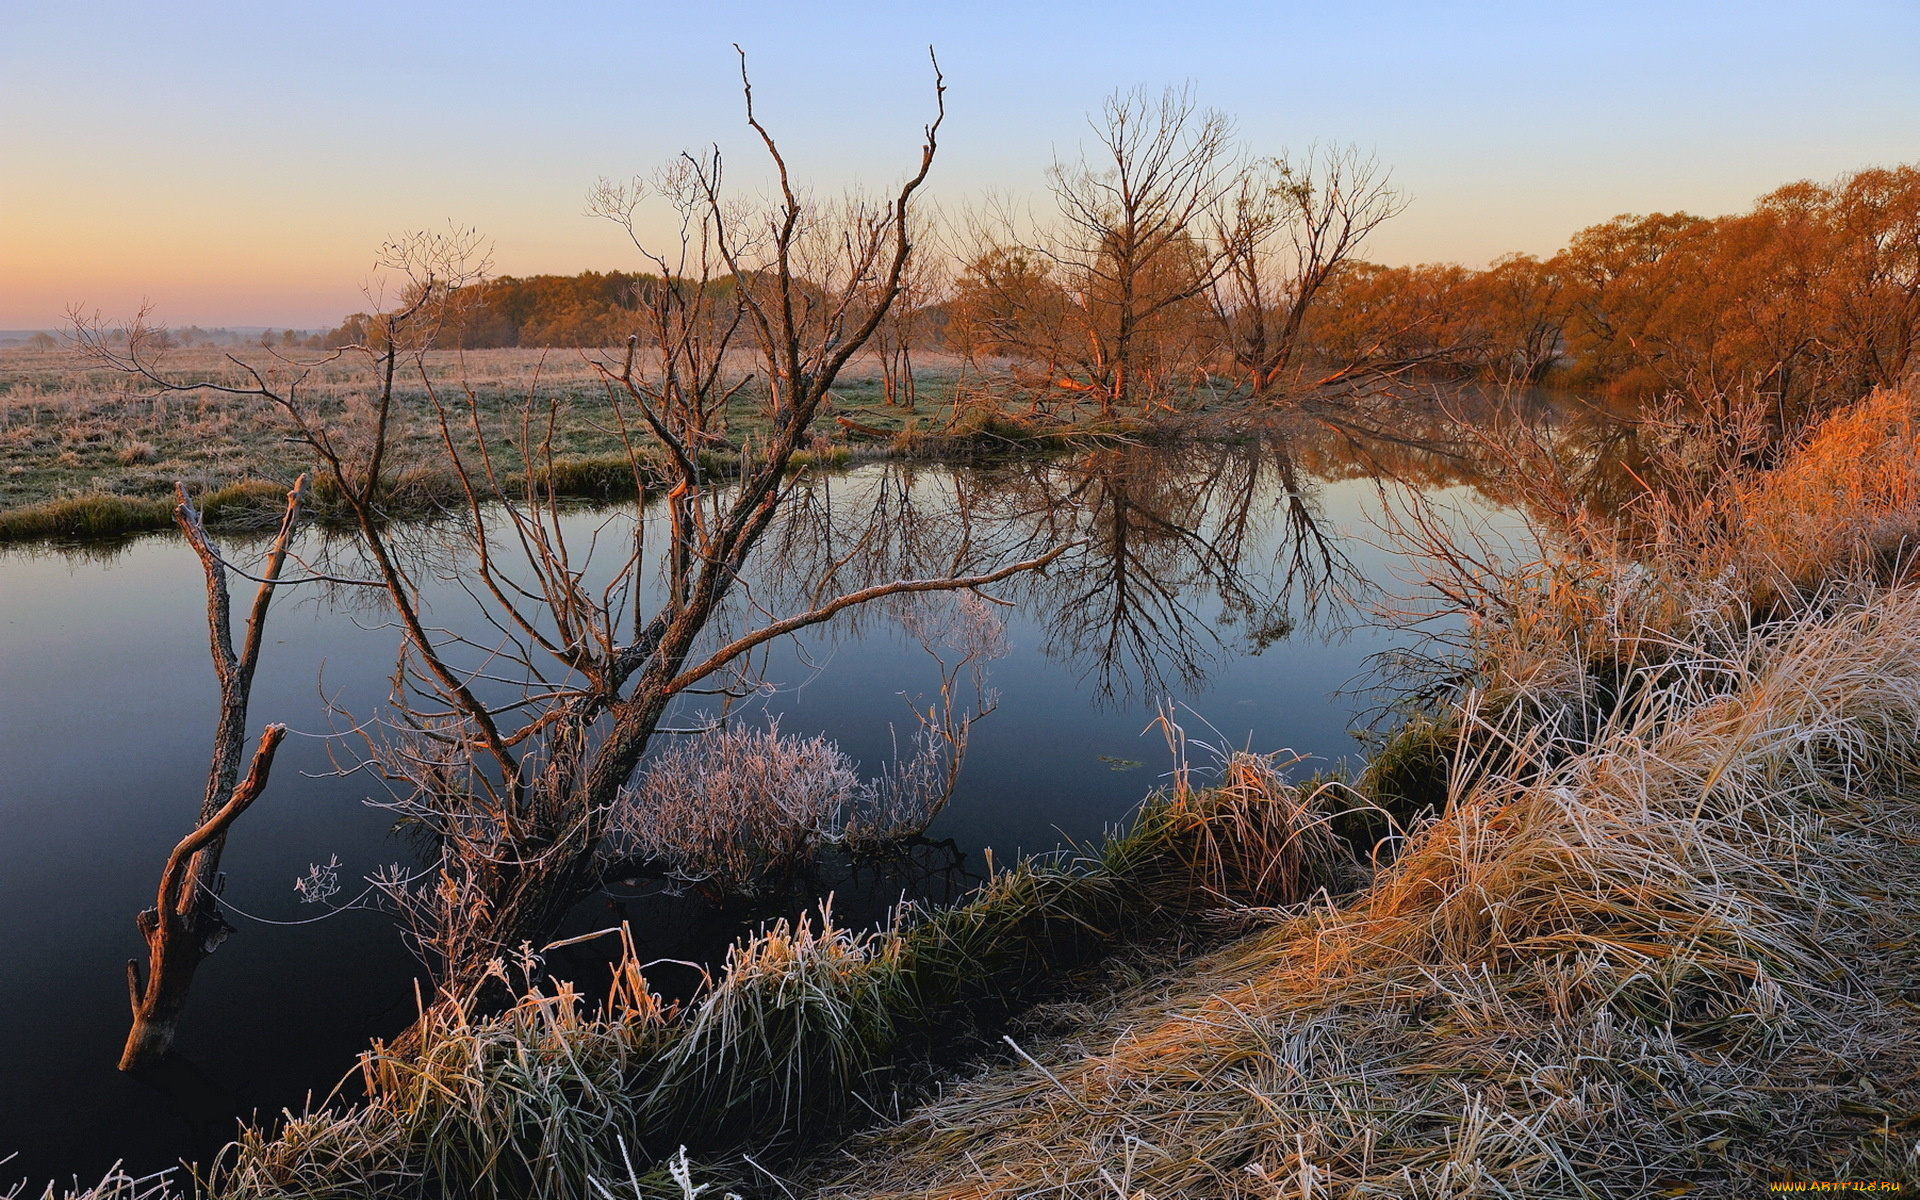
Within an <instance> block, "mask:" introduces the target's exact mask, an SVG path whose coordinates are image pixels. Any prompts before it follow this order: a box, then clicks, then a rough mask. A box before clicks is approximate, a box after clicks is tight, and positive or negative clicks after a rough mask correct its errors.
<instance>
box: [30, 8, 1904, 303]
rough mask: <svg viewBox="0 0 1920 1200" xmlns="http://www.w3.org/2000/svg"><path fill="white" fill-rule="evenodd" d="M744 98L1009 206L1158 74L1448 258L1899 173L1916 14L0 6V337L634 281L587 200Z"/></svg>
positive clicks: (710, 138)
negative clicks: (68, 321) (1386, 190)
mask: <svg viewBox="0 0 1920 1200" xmlns="http://www.w3.org/2000/svg"><path fill="white" fill-rule="evenodd" d="M735 42H738V43H739V44H740V45H741V46H742V47H743V48H744V49H745V50H746V52H747V54H748V61H749V65H750V67H751V70H752V74H753V81H754V95H755V103H756V107H757V109H758V111H759V113H760V115H761V117H762V119H763V120H764V121H765V122H766V123H767V124H768V125H769V126H770V127H771V128H772V129H773V131H774V132H775V133H776V135H778V136H779V137H780V139H781V145H782V149H783V150H784V151H785V152H786V154H787V157H788V160H789V162H790V164H791V165H792V167H793V169H794V172H795V174H796V176H798V177H799V178H801V179H804V180H806V181H807V182H808V183H809V184H810V185H811V186H813V187H814V188H815V189H818V190H823V191H830V190H837V189H839V188H842V187H847V186H864V187H868V188H877V187H882V186H886V185H890V184H893V183H895V182H897V180H898V179H899V178H900V177H901V176H902V175H903V174H905V173H906V171H907V170H908V169H909V168H910V167H912V166H913V165H914V164H915V162H916V159H917V151H918V146H919V138H920V127H921V126H922V124H924V122H925V121H926V120H927V118H928V117H929V116H930V115H931V107H932V89H931V71H930V69H929V66H928V63H927V47H928V46H929V45H932V46H933V47H934V48H935V49H936V50H937V52H938V54H939V59H940V65H941V67H942V69H943V70H944V71H945V74H946V81H947V86H948V91H947V110H948V120H947V124H946V126H945V127H944V129H943V131H942V139H941V149H940V154H939V158H938V160H937V161H936V164H935V167H934V173H933V176H932V177H931V180H930V187H931V189H932V191H933V194H934V195H935V197H936V198H937V199H938V200H939V202H940V203H941V204H942V206H943V207H951V208H960V207H964V206H966V205H968V204H971V203H978V202H979V201H980V199H981V198H982V197H984V196H986V195H989V194H999V195H1003V196H1011V197H1015V198H1016V199H1024V198H1027V197H1031V198H1033V202H1034V203H1035V205H1036V206H1041V205H1043V202H1044V190H1043V189H1044V173H1045V169H1046V166H1047V164H1048V163H1049V162H1051V161H1053V160H1054V158H1055V157H1056V156H1057V157H1059V158H1063V159H1071V158H1073V157H1075V156H1077V155H1078V153H1079V150H1080V147H1081V146H1082V144H1083V143H1085V142H1086V141H1087V140H1088V136H1089V132H1088V128H1087V124H1086V114H1087V113H1088V112H1089V111H1090V110H1095V109H1097V108H1098V107H1099V105H1100V102H1101V100H1102V98H1103V97H1105V96H1106V95H1107V94H1109V93H1111V92H1112V91H1113V90H1114V89H1115V88H1124V87H1132V86H1135V85H1145V86H1147V87H1149V88H1152V89H1158V88H1160V87H1163V86H1166V85H1169V84H1173V85H1179V84H1191V85H1192V87H1193V89H1194V91H1195V94H1196V96H1197V98H1198V100H1199V101H1200V102H1201V103H1202V104H1203V105H1206V106H1209V107H1213V108H1217V109H1220V110H1222V111H1224V112H1226V113H1228V114H1231V115H1232V116H1233V117H1234V118H1235V120H1236V122H1237V128H1238V131H1239V135H1240V138H1241V140H1242V142H1243V144H1244V146H1245V148H1246V149H1247V150H1248V152H1250V153H1254V154H1260V155H1271V154H1280V153H1283V152H1285V151H1288V150H1295V151H1297V150H1299V149H1302V148H1304V147H1306V146H1308V145H1309V144H1311V143H1314V142H1329V143H1339V144H1344V143H1351V144H1354V145H1357V146H1358V147H1360V148H1361V149H1363V150H1364V151H1367V152H1370V153H1372V154H1373V155H1375V156H1376V157H1377V158H1378V160H1379V161H1380V162H1381V163H1382V164H1384V165H1385V166H1387V167H1389V168H1391V170H1392V172H1393V181H1394V183H1395V185H1396V186H1397V187H1399V188H1400V189H1401V190H1402V191H1403V192H1404V193H1405V194H1406V195H1407V196H1408V198H1409V199H1410V201H1411V203H1410V205H1409V207H1408V208H1407V210H1406V212H1405V213H1403V214H1402V215H1401V216H1399V217H1397V218H1395V219H1394V220H1393V221H1392V222H1390V223H1389V224H1388V225H1386V226H1384V227H1382V228H1381V230H1380V231H1378V233H1376V235H1375V237H1374V239H1373V240H1372V241H1371V242H1369V243H1368V246H1367V249H1366V256H1367V257H1369V258H1372V259H1375V260H1377V261H1382V262H1388V263H1408V262H1434V261H1455V262H1462V263H1466V264H1468V265H1473V266H1478V265H1484V264H1485V263H1486V262H1488V261H1489V260H1491V259H1493V258H1494V257H1496V256H1498V255H1500V254H1502V253H1507V252H1526V253H1535V254H1547V253H1551V252H1553V251H1554V250H1556V249H1558V248H1559V247H1560V246H1561V245H1563V244H1564V243H1565V242H1566V240H1567V237H1568V236H1569V235H1570V234H1571V233H1573V232H1574V231H1575V230H1577V229H1580V228H1582V227H1585V226H1587V225H1591V224H1594V223H1596V222H1599V221H1604V220H1606V219H1608V218H1609V217H1612V216H1614V215H1616V214H1619V213H1626V212H1650V211H1672V210H1676V209H1684V210H1687V211H1691V212H1696V213H1702V214H1709V215H1710V214H1717V213H1723V212H1732V211H1737V210H1739V209H1742V208H1745V207H1746V206H1747V205H1749V204H1750V203H1751V202H1752V201H1753V199H1754V198H1755V197H1756V196H1758V195H1760V194H1762V193H1764V192H1767V191H1769V190H1771V189H1773V188H1774V187H1776V186H1779V185H1780V184H1783V183H1787V182H1790V181H1792V180H1795V179H1802V178H1812V179H1821V180H1825V179H1831V178H1833V177H1835V176H1837V175H1840V174H1842V173H1844V172H1846V171H1849V170H1854V169H1857V168H1860V167H1865V166H1871V165H1889V164H1893V163H1898V162H1913V161H1920V2H1916V0H1861V2H1854V0H1827V2H1825V3H1821V4H1808V3H1804V2H1803V0H1802V2H1796V3H1771V2H1747V3H1703V2H1696V0H1665V2H1663V3H1639V2H1635V0H1609V2H1608V3H1605V4H1592V3H1589V4H1571V3H1553V2H1550V0H1535V2H1533V3H1469V2H1454V3H1440V2H1428V3H1368V2H1366V0H1350V2H1348V3H1288V2H1267V3H1258V2H1255V0H1183V2H1180V3H1163V4H1138V3H1124V2H1120V0H1105V2H1101V3H1052V2H1049V0H1025V2H1022V3H970V2H967V0H943V2H941V3H917V4H903V3H898V2H897V0H896V2H893V3H879V2H874V3H805V2H799V3H795V2H789V3H786V4H777V5H776V4H761V3H728V2H725V0H714V2H700V0H694V2H691V3H689V2H687V0H682V2H681V3H679V4H672V5H668V4H656V3H651V2H643V0H630V2H628V3H612V2H601V3H594V2H579V3H568V2H565V0H549V2H547V3H543V4H541V5H539V6H534V5H527V4H494V3H486V2H483V0H472V2H468V3H457V4H456V3H410V2H408V0H389V2H387V3H359V2H355V0H334V2H329V3H325V4H322V3H315V2H313V0H283V2H281V3H271V4H262V3H259V2H258V0H249V2H247V3H243V4H225V3H195V2H193V0H187V2H186V3H181V4H170V5H161V4H153V3H151V2H150V0H142V2H140V3H130V2H125V0H111V2H104V3H90V2H88V0H68V2H65V3H60V4H55V3H52V2H51V0H0V329H36V328H56V327H58V326H60V325H61V324H63V323H64V320H65V314H66V313H67V312H68V310H69V309H70V308H71V307H74V306H79V307H80V308H81V309H82V310H83V311H85V312H89V313H91V312H95V311H98V312H99V313H101V314H102V315H103V316H104V317H106V318H107V319H109V320H113V319H122V318H125V317H127V316H130V315H131V314H132V312H133V311H134V310H135V309H136V308H137V307H138V306H139V305H141V304H142V303H143V302H150V303H151V304H152V305H153V306H154V311H155V314H156V316H157V318H158V319H159V320H160V321H162V322H165V323H168V324H172V325H176V326H184V325H188V324H198V325H202V326H208V327H212V326H216V325H268V326H274V327H286V326H292V327H299V328H317V327H321V326H329V325H332V324H335V323H337V322H338V320H339V319H340V317H341V316H342V315H343V314H345V313H347V312H350V311H355V310H358V309H363V308H365V307H367V301H366V298H365V296H364V295H363V292H362V289H363V288H364V287H366V286H367V285H368V284H369V282H370V280H371V279H372V271H373V262H374V258H375V255H376V252H377V250H378V247H379V246H380V244H381V243H382V242H383V241H385V240H387V239H388V238H391V237H394V236H397V235H401V234H404V233H407V232H409V231H412V230H418V229H444V228H446V227H447V226H448V224H449V223H452V224H454V225H458V226H471V227H474V228H476V229H478V230H479V231H480V232H481V233H482V234H483V235H484V236H485V237H486V238H487V239H488V240H489V241H490V242H491V243H492V245H493V265H494V270H495V271H496V272H497V273H503V274H518V275H525V274H534V273H540V272H556V273H565V274H571V273H574V272H578V271H582V270H589V269H594V270H608V269H616V268H619V269H633V268H637V267H638V266H639V265H640V260H639V257H638V255H637V253H636V252H635V251H634V249H633V248H632V247H631V246H630V245H629V244H628V243H627V242H626V241H625V240H624V237H623V235H622V234H621V233H620V231H619V230H617V229H615V228H614V227H612V226H611V225H609V224H607V223H606V222H605V221H600V220H596V219H594V218H591V217H589V216H588V215H586V212H585V195H586V192H587V189H588V188H589V187H590V186H591V185H592V184H593V182H594V181H595V180H596V179H599V178H601V177H612V178H622V177H627V176H631V175H635V174H645V173H647V172H649V171H651V170H652V169H653V168H654V167H656V166H658V165H659V164H660V163H662V162H663V161H665V160H666V159H668V158H670V157H671V156H673V155H674V154H676V153H677V152H679V151H680V150H682V149H685V148H688V147H699V146H705V145H707V144H709V143H712V144H717V145H719V146H720V147H721V149H722V151H723V152H724V153H725V154H726V155H727V161H728V162H729V164H730V165H729V178H730V179H731V180H734V181H737V182H738V183H739V184H740V185H741V186H742V187H744V188H746V189H747V190H748V191H752V190H753V189H755V188H757V187H760V186H762V185H763V184H764V181H765V176H764V173H763V172H762V170H761V168H760V165H759V161H758V158H757V156H756V155H755V153H754V150H755V147H754V146H753V144H752V143H751V142H750V141H749V138H750V136H751V135H750V132H749V131H748V130H746V128H745V126H744V119H743V113H742V108H741V103H740V94H739V75H738V65H737V62H736V60H735V58H734V51H733V48H732V44H733V43H735Z"/></svg>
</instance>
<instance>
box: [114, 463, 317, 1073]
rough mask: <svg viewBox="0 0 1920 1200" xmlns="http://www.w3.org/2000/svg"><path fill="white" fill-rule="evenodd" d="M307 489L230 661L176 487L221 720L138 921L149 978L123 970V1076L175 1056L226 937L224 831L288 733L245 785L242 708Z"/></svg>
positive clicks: (300, 487)
mask: <svg viewBox="0 0 1920 1200" xmlns="http://www.w3.org/2000/svg"><path fill="white" fill-rule="evenodd" d="M306 486H307V477H306V476H305V475H302V476H301V477H300V480H299V482H298V483H296V484H294V487H293V490H292V491H290V492H288V493H287V508H286V513H285V515H283V516H282V517H281V519H280V531H279V534H278V536H277V537H276V538H275V539H274V542H273V546H272V548H271V549H270V550H269V551H268V552H267V559H266V562H265V564H264V565H263V566H262V568H261V573H260V576H259V579H260V586H259V589H258V590H257V591H256V592H255V593H254V597H253V608H252V610H251V611H250V612H249V613H248V615H247V628H246V640H245V642H244V644H243V645H242V646H241V647H240V649H239V651H238V652H236V651H235V650H234V645H233V621H232V605H231V601H230V600H229V597H228V593H227V564H226V560H225V559H224V558H222V557H221V556H220V548H219V547H218V546H216V545H214V543H213V541H212V539H210V538H209V537H208V536H207V531H206V527H205V526H204V525H203V524H202V523H201V520H200V514H199V513H198V512H197V511H195V509H194V507H193V503H192V501H190V500H188V499H187V492H186V489H185V488H184V487H180V486H179V485H176V490H177V492H178V494H179V497H180V503H179V504H178V505H177V506H176V507H175V508H174V510H173V515H174V520H175V521H176V522H177V523H178V524H179V526H180V529H181V531H182V532H184V533H185V534H186V536H187V542H188V544H189V545H191V546H192V547H193V549H194V553H196V554H198V555H199V556H200V565H201V566H202V567H203V568H204V569H205V570H206V575H207V633H208V637H209V639H210V641H211V643H212V648H213V667H214V673H215V674H217V675H218V676H219V678H220V720H219V724H218V726H217V727H216V730H215V734H214V744H213V762H212V765H211V767H210V769H209V771H208V776H207V794H206V797H205V798H204V799H203V800H202V801H201V804H200V820H199V822H198V823H197V825H196V826H195V828H194V830H193V832H192V833H189V834H188V835H187V836H186V837H184V838H182V839H181V840H180V842H179V844H178V845H176V846H175V847H174V848H173V853H171V854H169V855H168V856H167V865H166V869H165V870H164V871H163V872H162V873H161V875H160V890H159V894H158V895H157V897H156V898H155V902H154V907H152V908H150V909H148V910H147V911H145V912H143V913H141V914H140V915H139V917H138V918H137V919H136V921H135V923H136V924H137V925H138V926H139V928H140V935H141V937H143V938H145V939H146V943H147V973H146V978H145V979H144V980H142V979H141V976H140V962H139V960H138V959H128V960H127V994H128V999H129V1001H130V1002H131V1003H132V1005H133V1028H132V1029H130V1030H129V1031H128V1033H127V1044H126V1048H125V1049H124V1050H122V1051H121V1054H120V1069H121V1070H122V1071H138V1070H143V1069H147V1068H151V1067H155V1066H158V1065H159V1064H160V1063H161V1061H162V1060H164V1059H165V1058H166V1056H167V1054H168V1053H169V1052H170V1051H171V1050H172V1048H173V1038H174V1033H175V1031H176V1030H177V1029H178V1027H179V1023H180V1013H181V1011H182V1010H183V1008H184V1007H185V1005H186V999H187V990H188V988H189V987H190V986H191V984H192V982H193V973H194V971H195V970H196V969H198V967H199V966H200V963H201V961H202V960H204V959H205V958H206V957H207V955H209V954H211V953H213V951H214V948H215V947H217V946H218V945H219V944H220V943H221V941H223V940H224V939H225V938H226V935H227V933H228V932H229V927H228V925H227V923H226V920H225V919H224V918H222V917H221V915H220V912H219V909H218V908H217V907H216V905H215V903H214V898H215V896H216V895H217V894H218V892H219V873H220V852H221V850H222V849H223V848H224V847H225V844H226V839H227V829H228V827H230V826H231V825H232V824H233V822H234V820H235V819H236V818H238V817H239V816H240V814H241V813H243V812H245V811H246V810H247V806H248V805H250V804H252V803H253V802H254V800H256V799H257V798H259V795H260V793H261V791H262V790H264V789H265V788H266V785H267V773H268V771H269V770H271V769H272V766H273V755H274V752H275V751H276V750H277V749H278V748H279V746H280V740H281V739H282V738H284V737H285V736H286V732H287V729H286V726H284V725H269V726H267V728H266V731H265V732H264V733H263V734H262V735H261V737H260V744H259V746H258V747H257V748H256V749H255V750H254V753H253V762H252V763H251V764H250V765H249V766H248V768H247V775H246V778H245V779H244V780H239V779H238V776H239V774H240V759H241V757H242V755H243V754H244V753H245V752H246V729H247V704H248V701H249V699H250V698H251V696H252V693H253V671H254V666H255V664H256V663H258V661H259V657H260V641H261V635H262V633H263V632H264V631H265V629H266V622H267V606H268V604H269V602H270V601H271V600H272V599H273V592H274V589H275V588H277V587H279V586H280V584H281V583H282V582H283V581H282V580H281V578H280V571H281V568H282V567H284V566H285V565H286V560H287V548H288V545H289V544H290V543H291V542H292V540H293V531H294V526H295V525H296V524H297V522H298V521H299V517H300V503H301V500H302V499H303V497H304V496H305V494H306ZM236 781H237V782H236Z"/></svg>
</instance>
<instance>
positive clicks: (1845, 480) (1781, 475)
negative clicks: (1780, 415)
mask: <svg viewBox="0 0 1920 1200" xmlns="http://www.w3.org/2000/svg"><path fill="white" fill-rule="evenodd" d="M1916 390H1917V389H1915V388H1911V387H1910V388H1907V389H1904V390H1899V391H1881V392H1876V393H1874V394H1873V395H1872V396H1869V397H1868V398H1867V399H1866V400H1864V401H1862V402H1861V403H1859V404H1857V405H1855V406H1853V407H1852V408H1849V409H1846V410H1844V411H1842V412H1840V413H1838V414H1836V415H1834V416H1832V417H1829V418H1828V419H1827V420H1826V421H1824V422H1822V423H1821V424H1820V425H1819V426H1817V427H1816V428H1815V429H1814V431H1813V432H1812V434H1811V435H1810V436H1809V437H1808V439H1807V441H1806V443H1805V444H1804V445H1803V446H1801V447H1800V448H1798V449H1797V450H1796V451H1795V452H1794V453H1793V454H1792V455H1790V456H1789V457H1788V458H1787V459H1786V461H1785V462H1783V463H1782V464H1781V465H1780V466H1779V467H1778V468H1776V469H1775V470H1772V471H1767V472H1765V473H1762V474H1759V475H1756V476H1753V477H1750V478H1744V479H1742V480H1741V481H1740V482H1739V485H1738V486H1737V488H1736V489H1735V493H1734V496H1733V504H1732V509H1733V512H1734V514H1735V520H1736V521H1737V522H1738V529H1739V536H1738V539H1737V545H1736V548H1737V557H1738V559H1739V561H1740V562H1741V563H1743V564H1745V565H1746V567H1747V569H1748V570H1750V571H1755V572H1767V573H1770V574H1771V575H1772V576H1773V577H1774V579H1773V580H1772V581H1770V582H1774V583H1775V585H1776V586H1777V587H1778V588H1780V589H1782V590H1784V589H1787V588H1798V589H1804V588H1807V587H1817V586H1819V584H1820V582H1821V581H1822V580H1824V579H1826V578H1828V577H1829V576H1831V575H1833V574H1834V573H1836V571H1839V570H1849V571H1858V570H1872V569H1876V568H1878V569H1885V568H1886V567H1888V566H1890V565H1896V564H1897V562H1898V560H1899V559H1901V558H1902V557H1904V558H1906V559H1909V560H1910V559H1911V558H1912V557H1913V555H1914V552H1915V549H1916V547H1915V544H1914V542H1915V534H1916V532H1920V425H1917V424H1916V422H1915V412H1914V408H1915V404H1916V394H1915V393H1916Z"/></svg>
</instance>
